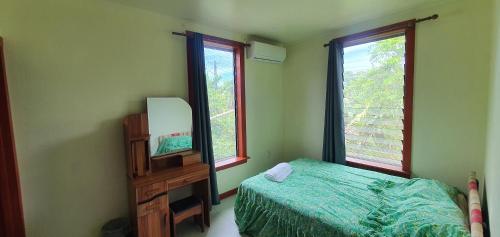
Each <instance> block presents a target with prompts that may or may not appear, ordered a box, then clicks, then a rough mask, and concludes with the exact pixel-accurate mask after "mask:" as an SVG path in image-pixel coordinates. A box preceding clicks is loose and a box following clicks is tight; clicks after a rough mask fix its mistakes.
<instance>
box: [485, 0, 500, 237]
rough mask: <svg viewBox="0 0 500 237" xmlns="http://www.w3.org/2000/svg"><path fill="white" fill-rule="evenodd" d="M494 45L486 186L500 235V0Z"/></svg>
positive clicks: (494, 228) (496, 232)
mask: <svg viewBox="0 0 500 237" xmlns="http://www.w3.org/2000/svg"><path fill="white" fill-rule="evenodd" d="M493 9H494V10H493V11H494V16H495V19H494V20H495V23H494V28H493V29H494V33H495V35H494V42H493V44H494V47H493V49H494V50H493V52H494V55H493V58H492V59H493V60H492V62H493V63H492V65H493V66H492V69H493V70H492V78H493V79H492V84H491V93H492V94H491V99H490V103H491V104H490V120H489V129H488V150H487V156H486V165H485V173H486V186H487V194H488V197H487V198H488V206H489V207H488V210H489V218H490V227H491V236H500V203H499V202H498V200H500V172H499V170H500V146H499V144H500V124H499V123H498V121H500V0H495V7H494V8H493Z"/></svg>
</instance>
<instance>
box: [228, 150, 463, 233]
mask: <svg viewBox="0 0 500 237" xmlns="http://www.w3.org/2000/svg"><path fill="white" fill-rule="evenodd" d="M290 165H291V166H292V167H293V170H294V171H293V173H292V174H291V175H290V176H289V177H288V178H287V179H286V180H285V181H284V182H283V183H276V182H271V181H269V180H267V179H265V178H264V174H263V173H262V174H259V175H257V176H254V177H252V178H249V179H247V180H245V181H243V182H242V184H241V185H240V187H239V189H238V194H237V197H236V203H235V216H236V224H237V225H238V228H239V231H240V232H241V233H244V234H247V235H250V236H258V237H267V236H269V237H271V236H272V237H278V236H280V237H284V236H304V237H305V236H458V237H460V236H471V234H470V231H469V229H468V226H467V224H466V221H465V220H466V215H467V212H466V211H465V212H464V211H463V210H462V209H460V208H459V206H458V204H457V201H458V200H457V197H458V196H459V194H460V192H459V191H458V190H457V189H455V188H452V187H450V186H447V185H445V184H443V183H440V182H438V181H435V180H428V179H405V178H400V177H395V176H391V175H385V174H381V173H377V172H372V171H368V170H361V169H356V168H351V167H347V166H342V165H337V164H332V163H326V162H323V161H317V160H311V159H299V160H295V161H292V162H290Z"/></svg>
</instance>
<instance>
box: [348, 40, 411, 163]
mask: <svg viewBox="0 0 500 237" xmlns="http://www.w3.org/2000/svg"><path fill="white" fill-rule="evenodd" d="M404 55H405V37H404V36H398V37H394V38H389V39H384V40H380V41H375V42H370V43H365V44H361V45H355V46H351V47H346V48H344V125H345V141H346V155H347V157H351V158H358V159H364V160H369V161H375V162H381V163H386V164H391V165H398V166H401V161H402V158H403V155H402V150H403V143H402V140H403V95H404V62H405V60H404Z"/></svg>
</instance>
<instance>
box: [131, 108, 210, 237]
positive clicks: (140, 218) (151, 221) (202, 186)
mask: <svg viewBox="0 0 500 237" xmlns="http://www.w3.org/2000/svg"><path fill="white" fill-rule="evenodd" d="M123 124H124V130H125V145H126V151H127V161H128V162H127V163H128V187H129V188H128V189H129V209H130V217H131V219H132V227H133V230H134V233H135V236H137V237H169V236H170V229H171V227H170V216H169V215H170V210H169V192H171V191H172V190H175V189H178V188H181V187H185V186H188V185H190V186H192V190H193V195H195V196H198V197H199V198H201V199H202V200H203V203H205V206H204V209H203V212H204V213H203V214H204V219H205V224H207V225H208V226H210V213H209V210H210V209H211V205H210V203H211V201H210V189H209V166H208V165H206V164H202V163H201V157H200V153H199V152H197V151H194V150H189V151H184V152H179V153H174V154H168V155H164V156H159V157H154V158H150V155H149V149H148V148H149V138H150V136H149V131H148V118H147V114H146V113H141V114H133V115H129V116H127V117H126V118H125V120H124V123H123Z"/></svg>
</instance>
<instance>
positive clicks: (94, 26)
mask: <svg viewBox="0 0 500 237" xmlns="http://www.w3.org/2000/svg"><path fill="white" fill-rule="evenodd" d="M0 5H1V7H0V35H1V36H3V37H4V39H5V43H6V57H7V70H8V79H9V81H8V82H9V84H10V94H11V103H12V109H13V119H14V128H15V129H14V130H15V138H16V143H17V151H18V162H19V170H20V179H21V186H22V195H23V204H24V214H25V223H26V229H27V233H28V236H54V237H55V236H72V237H73V236H74V237H78V236H82V237H83V236H85V237H88V236H98V235H99V234H98V233H99V229H100V226H101V225H102V224H103V223H105V222H106V221H107V220H109V219H110V218H114V217H118V216H122V215H127V214H128V207H127V191H126V176H125V173H126V170H125V166H126V162H125V157H124V145H123V133H122V125H121V123H122V119H123V118H124V117H125V116H126V115H127V114H130V113H137V112H141V111H144V109H145V97H147V96H179V97H182V98H186V97H187V76H186V70H187V69H186V53H185V51H186V50H185V39H184V38H183V37H178V36H172V35H171V33H170V32H171V31H184V30H185V29H190V30H195V31H201V32H204V33H208V34H213V35H217V36H220V37H226V38H230V39H235V40H244V39H245V37H246V36H244V35H240V34H233V33H230V32H224V31H219V30H215V29H211V28H209V27H204V26H200V25H196V24H192V23H189V22H185V21H181V20H178V19H174V18H170V17H167V16H162V15H158V14H154V13H150V12H148V11H145V10H139V9H134V8H131V7H127V6H125V5H120V4H117V3H114V2H110V1H99V0H88V1H65V0H51V1H34V0H33V1H27V0H2V1H1V4H0ZM282 67H283V66H282V65H279V64H265V63H259V62H254V61H247V62H246V95H247V131H248V134H247V137H248V153H249V155H250V156H251V157H252V159H251V160H249V162H248V163H247V164H245V165H241V166H238V167H237V168H233V169H228V170H225V171H222V172H219V175H218V180H219V190H220V192H224V191H227V190H229V189H232V188H234V187H237V185H238V184H239V183H240V182H241V181H242V180H243V179H245V178H247V177H249V176H252V175H254V174H256V173H258V172H260V171H262V170H264V169H267V168H268V167H270V166H271V165H272V164H274V163H276V162H277V160H278V158H281V140H282V127H281V126H280V124H281V121H282V112H281V111H282V98H283V95H282V89H281V88H282V70H283V68H282ZM262 134H265V136H263V135H262Z"/></svg>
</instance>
